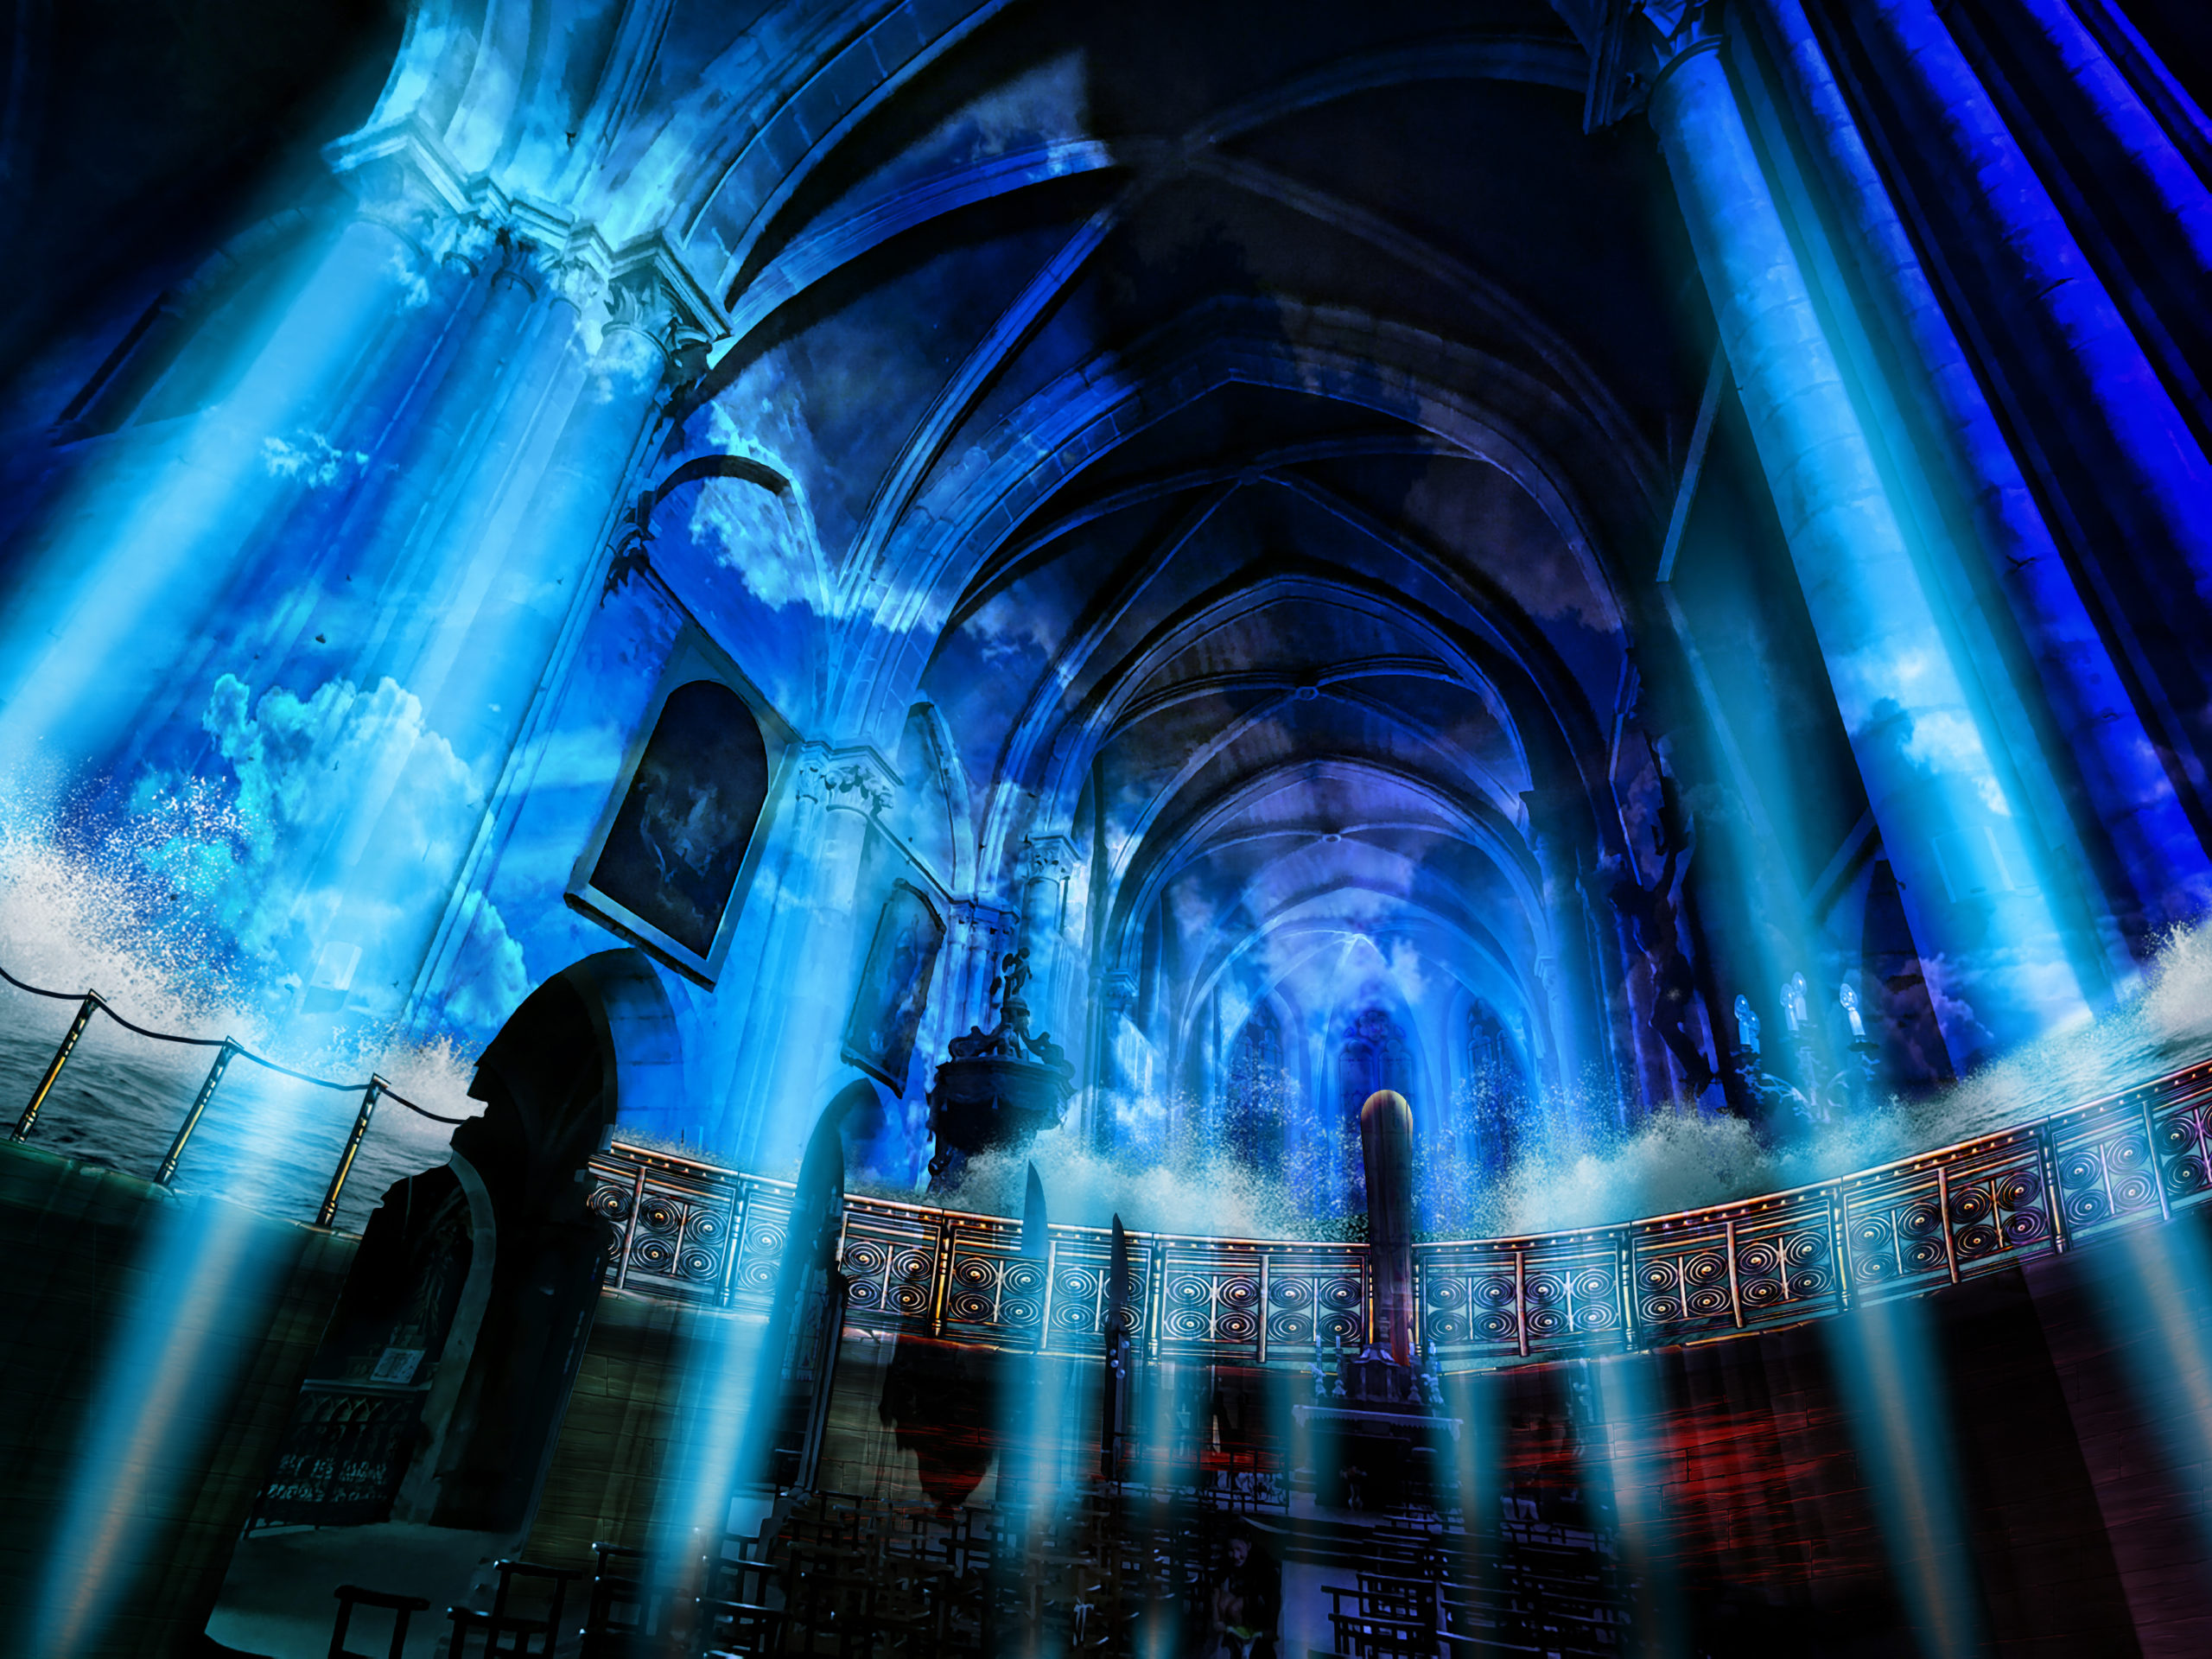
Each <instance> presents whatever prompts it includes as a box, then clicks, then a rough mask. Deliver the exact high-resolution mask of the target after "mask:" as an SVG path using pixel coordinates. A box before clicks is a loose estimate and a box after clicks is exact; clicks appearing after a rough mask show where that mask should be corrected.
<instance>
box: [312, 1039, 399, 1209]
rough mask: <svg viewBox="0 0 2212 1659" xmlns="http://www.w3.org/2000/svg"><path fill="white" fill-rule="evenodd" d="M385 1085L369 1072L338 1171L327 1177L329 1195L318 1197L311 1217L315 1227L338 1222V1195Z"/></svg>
mask: <svg viewBox="0 0 2212 1659" xmlns="http://www.w3.org/2000/svg"><path fill="white" fill-rule="evenodd" d="M387 1086H388V1085H387V1084H385V1080H384V1079H383V1078H382V1077H378V1076H376V1075H375V1074H374V1073H373V1072H372V1073H371V1074H370V1077H369V1086H368V1087H367V1088H366V1089H364V1090H362V1091H361V1109H360V1110H359V1111H358V1112H356V1113H354V1114H353V1133H352V1134H351V1135H347V1136H346V1150H345V1151H344V1152H343V1153H342V1154H340V1156H339V1160H338V1167H337V1169H336V1170H334V1172H333V1173H332V1174H331V1177H330V1191H329V1192H326V1193H324V1194H323V1195H322V1208H321V1209H320V1210H318V1211H315V1225H316V1226H318V1227H327V1226H329V1225H330V1224H331V1223H332V1222H334V1221H335V1220H336V1219H337V1218H338V1195H339V1194H340V1192H344V1191H345V1190H346V1177H347V1176H348V1175H351V1174H352V1173H353V1158H354V1155H355V1154H357V1153H359V1151H360V1150H361V1141H362V1140H363V1139H364V1138H365V1136H366V1135H368V1132H369V1116H370V1114H371V1113H372V1112H374V1111H375V1110H376V1109H377V1097H378V1096H379V1095H381V1094H383V1093H384V1091H385V1088H386V1087H387Z"/></svg>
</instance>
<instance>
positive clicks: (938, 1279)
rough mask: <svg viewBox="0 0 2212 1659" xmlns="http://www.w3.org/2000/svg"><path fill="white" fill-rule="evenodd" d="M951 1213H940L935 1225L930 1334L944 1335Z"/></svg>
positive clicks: (950, 1261)
mask: <svg viewBox="0 0 2212 1659" xmlns="http://www.w3.org/2000/svg"><path fill="white" fill-rule="evenodd" d="M952 1213H953V1212H952V1211H950V1210H946V1211H940V1212H939V1214H938V1224H937V1271H936V1272H935V1273H933V1274H931V1275H930V1279H931V1284H930V1334H931V1336H933V1337H941V1336H943V1335H944V1299H945V1296H946V1294H947V1293H948V1292H949V1291H950V1289H951V1286H952Z"/></svg>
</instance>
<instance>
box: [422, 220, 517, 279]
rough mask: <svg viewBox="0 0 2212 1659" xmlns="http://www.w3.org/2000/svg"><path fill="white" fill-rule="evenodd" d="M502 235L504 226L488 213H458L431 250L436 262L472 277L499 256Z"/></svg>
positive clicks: (501, 249) (501, 248)
mask: <svg viewBox="0 0 2212 1659" xmlns="http://www.w3.org/2000/svg"><path fill="white" fill-rule="evenodd" d="M504 234H505V227H504V226H501V225H499V223H498V222H497V221H495V220H494V219H493V218H492V217H491V216H490V215H489V214H486V213H461V214H458V215H456V216H455V217H454V219H453V221H452V223H451V224H450V225H448V226H447V227H446V233H445V236H444V238H442V240H441V241H440V242H439V244H438V245H437V248H436V250H435V251H436V253H437V257H438V260H439V263H440V264H444V265H446V266H447V267H448V268H449V269H452V270H460V271H465V272H467V274H468V275H469V276H471V277H474V276H475V275H476V274H477V273H478V272H480V271H481V270H483V269H484V268H485V266H486V265H487V264H490V263H491V262H492V261H493V260H494V259H496V258H498V257H500V255H501V254H502V252H503V251H504V248H503V245H502V243H501V240H500V238H501V237H502V236H503V235H504Z"/></svg>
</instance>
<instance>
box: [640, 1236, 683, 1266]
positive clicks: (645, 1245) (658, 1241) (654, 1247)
mask: <svg viewBox="0 0 2212 1659" xmlns="http://www.w3.org/2000/svg"><path fill="white" fill-rule="evenodd" d="M675 1264H676V1245H675V1243H674V1242H673V1241H672V1240H670V1239H666V1238H663V1237H661V1236H659V1235H658V1234H657V1233H645V1234H643V1235H641V1236H639V1237H637V1238H633V1239H632V1240H631V1241H630V1266H631V1268H632V1269H633V1270H635V1269H640V1268H641V1269H643V1270H644V1271H645V1272H646V1273H658V1274H665V1273H667V1272H668V1270H669V1269H670V1268H672V1267H673V1266H675Z"/></svg>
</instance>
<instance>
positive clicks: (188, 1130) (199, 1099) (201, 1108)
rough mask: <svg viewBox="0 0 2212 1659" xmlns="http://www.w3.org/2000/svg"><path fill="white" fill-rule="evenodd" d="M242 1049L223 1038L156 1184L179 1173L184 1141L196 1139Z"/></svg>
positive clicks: (163, 1160) (160, 1170)
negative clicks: (204, 1117)
mask: <svg viewBox="0 0 2212 1659" xmlns="http://www.w3.org/2000/svg"><path fill="white" fill-rule="evenodd" d="M237 1052H238V1045H237V1044H236V1043H234V1042H232V1040H231V1039H229V1038H227V1037H226V1038H224V1039H223V1042H222V1046H221V1047H219V1049H217V1050H216V1052H215V1064H214V1065H211V1066H209V1067H208V1068H207V1082H205V1083H203V1084H200V1092H199V1094H197V1095H196V1096H194V1097H193V1102H192V1109H191V1110H190V1111H188V1112H187V1113H186V1114H185V1115H184V1122H183V1123H181V1125H179V1126H178V1128H177V1132H176V1139H175V1140H174V1141H170V1142H169V1149H168V1155H166V1156H165V1157H163V1158H162V1166H161V1167H160V1168H159V1169H157V1170H156V1171H155V1172H154V1185H156V1186H167V1185H168V1184H169V1181H170V1179H171V1178H172V1177H173V1176H175V1173H176V1165H177V1160H178V1159H180V1158H181V1157H183V1156H184V1143H185V1142H186V1141H189V1140H191V1139H192V1132H193V1131H194V1129H196V1128H199V1127H200V1116H201V1115H202V1114H204V1113H205V1112H206V1111H207V1103H208V1102H209V1101H211V1100H213V1099H214V1098H215V1090H216V1089H217V1088H218V1087H219V1086H220V1084H222V1081H223V1073H224V1072H226V1071H228V1070H230V1065H231V1056H232V1055H233V1054H235V1053H237Z"/></svg>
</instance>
